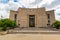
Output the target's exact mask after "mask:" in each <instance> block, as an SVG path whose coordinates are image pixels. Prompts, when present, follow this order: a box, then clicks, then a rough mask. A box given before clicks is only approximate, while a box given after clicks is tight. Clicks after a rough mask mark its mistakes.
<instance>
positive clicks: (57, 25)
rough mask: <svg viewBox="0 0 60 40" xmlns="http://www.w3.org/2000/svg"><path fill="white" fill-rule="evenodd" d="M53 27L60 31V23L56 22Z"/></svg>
mask: <svg viewBox="0 0 60 40" xmlns="http://www.w3.org/2000/svg"><path fill="white" fill-rule="evenodd" d="M53 25H54V26H55V28H56V29H59V27H60V21H56V22H55V23H54V24H53Z"/></svg>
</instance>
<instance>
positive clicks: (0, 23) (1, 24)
mask: <svg viewBox="0 0 60 40" xmlns="http://www.w3.org/2000/svg"><path fill="white" fill-rule="evenodd" d="M15 26H16V22H15V21H12V20H10V19H2V20H0V29H2V30H6V29H7V28H9V29H11V28H14V27H15Z"/></svg>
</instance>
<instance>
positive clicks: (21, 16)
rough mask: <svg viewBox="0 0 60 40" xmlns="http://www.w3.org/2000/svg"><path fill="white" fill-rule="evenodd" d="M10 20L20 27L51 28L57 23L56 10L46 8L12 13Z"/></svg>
mask: <svg viewBox="0 0 60 40" xmlns="http://www.w3.org/2000/svg"><path fill="white" fill-rule="evenodd" d="M10 19H11V20H14V21H16V23H17V25H20V27H49V26H51V25H52V23H54V22H55V15H54V10H51V11H45V8H44V7H43V8H19V9H18V11H12V10H11V11H10Z"/></svg>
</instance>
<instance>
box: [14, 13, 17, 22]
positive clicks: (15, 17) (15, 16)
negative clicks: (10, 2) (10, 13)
mask: <svg viewBox="0 0 60 40" xmlns="http://www.w3.org/2000/svg"><path fill="white" fill-rule="evenodd" d="M16 19H17V14H15V15H14V20H15V22H16Z"/></svg>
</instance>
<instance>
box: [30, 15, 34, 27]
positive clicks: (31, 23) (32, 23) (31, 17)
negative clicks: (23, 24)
mask: <svg viewBox="0 0 60 40" xmlns="http://www.w3.org/2000/svg"><path fill="white" fill-rule="evenodd" d="M29 27H35V15H29Z"/></svg>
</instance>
